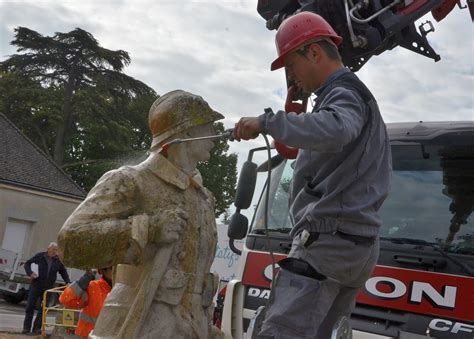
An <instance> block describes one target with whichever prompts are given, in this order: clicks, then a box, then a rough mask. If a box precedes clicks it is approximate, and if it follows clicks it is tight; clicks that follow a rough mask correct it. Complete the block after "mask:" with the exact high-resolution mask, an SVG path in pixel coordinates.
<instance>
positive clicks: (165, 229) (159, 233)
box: [149, 208, 188, 244]
mask: <svg viewBox="0 0 474 339" xmlns="http://www.w3.org/2000/svg"><path fill="white" fill-rule="evenodd" d="M187 222H188V213H187V212H186V211H184V210H182V209H180V208H176V209H175V210H168V211H161V212H160V213H159V214H158V213H157V214H156V215H153V216H151V217H150V228H149V231H150V240H151V241H152V242H154V243H157V244H159V243H172V242H175V241H178V240H179V238H180V237H181V234H182V233H183V230H184V227H185V226H186V224H187Z"/></svg>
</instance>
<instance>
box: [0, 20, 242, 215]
mask: <svg viewBox="0 0 474 339" xmlns="http://www.w3.org/2000/svg"><path fill="white" fill-rule="evenodd" d="M15 32H16V35H15V39H14V40H13V41H12V42H11V44H12V45H14V46H17V52H18V54H14V55H12V56H10V57H9V58H8V59H6V60H5V61H3V62H0V112H2V113H4V114H5V115H6V116H7V117H8V118H9V119H10V120H12V122H13V123H14V124H15V125H16V126H17V127H18V128H20V129H21V130H22V131H23V133H25V134H26V135H27V136H28V137H29V138H30V139H31V140H32V141H33V142H34V143H35V144H36V145H37V146H38V147H40V148H41V149H42V150H43V151H44V153H45V154H46V155H48V156H49V157H51V158H52V159H53V160H54V161H55V162H56V163H57V164H58V165H59V166H60V167H62V168H63V169H64V170H65V171H66V172H67V173H68V174H69V175H71V177H72V178H73V179H74V180H75V181H76V182H77V183H78V184H79V185H80V186H81V187H82V188H84V189H85V190H86V191H88V190H89V189H90V188H92V187H93V186H94V185H95V183H96V181H97V180H98V179H99V178H100V176H102V174H103V173H104V172H106V171H108V170H111V169H113V168H117V167H119V166H122V165H125V164H136V163H138V162H140V161H141V160H143V159H144V158H145V157H146V152H147V150H148V148H149V146H150V144H151V135H150V133H149V130H148V110H149V108H150V106H151V104H152V103H153V101H154V100H155V99H156V98H157V97H158V95H157V94H156V93H155V91H154V90H153V89H151V88H150V87H148V86H147V85H146V84H144V83H142V82H141V81H139V80H136V79H134V78H132V77H129V76H127V75H126V74H124V73H123V69H124V67H125V66H127V65H128V64H129V63H130V57H129V55H128V53H127V52H125V51H122V50H118V51H111V50H108V49H105V48H103V47H101V46H100V45H99V43H98V41H97V40H96V39H95V38H94V37H93V36H92V35H91V34H90V33H88V32H86V31H84V30H82V29H80V28H76V29H75V30H73V31H71V32H68V33H55V34H54V36H52V37H47V36H46V37H45V36H42V35H41V34H39V33H38V32H35V31H33V30H30V29H28V28H25V27H18V28H16V29H15ZM223 130H224V127H223V125H222V124H221V123H219V124H217V125H216V131H217V132H223ZM228 148H229V147H228V145H227V143H226V142H225V141H223V140H221V141H218V142H216V147H215V148H214V150H213V152H212V155H211V159H210V160H209V161H208V162H206V163H203V164H200V165H199V169H200V170H201V173H202V175H203V180H204V184H205V185H206V186H207V187H208V188H209V189H210V190H211V192H213V194H214V196H215V197H216V216H218V215H220V214H221V213H222V212H224V211H225V209H226V208H227V207H228V206H229V205H230V203H231V202H232V199H233V197H234V194H235V182H236V176H237V171H236V163H237V155H235V154H230V155H228V154H226V152H227V150H228Z"/></svg>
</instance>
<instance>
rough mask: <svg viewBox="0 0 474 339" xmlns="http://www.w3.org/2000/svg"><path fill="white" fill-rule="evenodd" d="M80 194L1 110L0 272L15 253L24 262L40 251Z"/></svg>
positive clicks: (55, 236)
mask: <svg viewBox="0 0 474 339" xmlns="http://www.w3.org/2000/svg"><path fill="white" fill-rule="evenodd" d="M85 196H86V193H85V192H84V191H83V190H82V189H81V188H80V187H79V186H78V185H77V184H76V183H75V182H74V181H73V180H72V179H71V178H70V177H69V176H68V175H67V174H66V173H65V172H64V171H63V170H61V169H60V168H59V167H58V166H57V165H56V164H55V163H54V162H53V161H52V160H51V159H50V158H48V157H47V156H46V155H45V154H44V153H43V152H42V151H41V150H40V149H39V148H38V147H37V146H36V145H35V144H34V143H33V142H32V141H31V140H29V139H28V138H27V137H26V136H25V135H24V134H23V133H22V132H21V131H20V130H19V129H18V128H17V127H16V126H15V125H14V124H13V123H12V122H11V121H10V120H8V118H7V117H6V116H5V115H3V114H2V113H0V245H1V252H0V254H1V255H0V271H1V268H2V266H1V265H2V264H3V265H5V263H11V262H12V260H13V258H14V256H15V255H14V253H19V255H20V257H21V261H24V260H26V259H28V258H29V257H31V256H32V255H34V254H35V253H37V252H40V251H45V250H46V248H47V246H48V244H49V243H50V242H51V241H56V238H57V234H58V232H59V230H60V228H61V226H62V225H63V223H64V221H66V219H67V218H68V216H69V215H70V214H71V213H72V212H73V211H74V209H75V208H76V207H77V206H78V205H79V204H80V203H81V201H82V200H83V199H84V198H85ZM2 256H3V257H4V258H2ZM7 266H8V265H7ZM3 268H5V266H3ZM21 273H23V270H21ZM0 283H1V281H0ZM0 287H1V286H0Z"/></svg>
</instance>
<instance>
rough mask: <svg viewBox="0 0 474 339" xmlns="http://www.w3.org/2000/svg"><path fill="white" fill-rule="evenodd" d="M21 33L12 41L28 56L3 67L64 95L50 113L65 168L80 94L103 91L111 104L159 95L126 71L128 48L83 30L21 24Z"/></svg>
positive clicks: (55, 153) (0, 66)
mask: <svg viewBox="0 0 474 339" xmlns="http://www.w3.org/2000/svg"><path fill="white" fill-rule="evenodd" d="M15 32H16V34H15V39H14V40H13V41H12V42H11V44H12V45H14V46H17V51H18V52H23V54H14V55H12V56H11V57H10V58H8V59H7V60H5V61H3V62H1V63H0V71H2V72H4V73H3V74H5V73H7V74H12V73H13V74H15V76H17V77H18V78H22V77H24V78H28V79H29V80H30V81H31V82H32V83H35V84H36V85H35V86H38V85H39V86H41V87H43V88H46V89H49V92H50V94H51V95H59V96H60V97H61V104H60V106H59V107H55V110H54V111H48V115H49V116H50V117H51V116H52V115H53V113H56V115H55V116H54V119H53V120H54V121H51V123H52V125H54V129H53V132H54V133H53V136H54V144H53V145H52V149H51V150H50V151H51V154H52V157H53V159H54V161H55V162H56V163H57V164H58V165H59V166H61V165H63V164H64V160H65V158H67V156H66V149H67V147H68V143H69V142H70V141H71V139H72V137H73V136H74V135H75V133H77V132H78V131H80V129H79V128H78V127H79V126H77V123H78V115H79V110H78V109H77V106H76V107H75V104H76V103H77V101H78V100H76V99H77V97H78V96H79V94H80V93H84V92H88V93H89V94H90V93H92V92H93V91H94V90H96V89H100V92H101V93H102V94H104V93H106V94H107V95H106V96H105V97H102V98H101V99H102V100H101V101H100V102H101V103H102V104H103V105H106V106H109V107H110V106H113V105H120V104H122V105H123V102H122V101H130V100H132V99H134V98H136V97H137V96H140V95H146V96H152V95H156V94H155V92H154V91H153V89H151V88H150V87H148V86H147V85H145V84H144V83H142V82H141V81H138V80H135V79H134V78H132V77H130V76H127V75H126V74H124V73H123V72H122V71H123V68H124V67H125V66H126V65H128V64H129V63H130V57H129V55H128V53H127V52H125V51H123V50H118V51H112V50H109V49H106V48H103V47H101V46H100V45H99V43H98V41H97V40H96V39H95V38H94V37H93V36H92V35H91V34H90V33H88V32H86V31H84V30H82V29H80V28H76V29H75V30H73V31H71V32H69V33H55V34H54V36H53V37H44V36H42V35H41V34H39V33H38V32H35V31H33V30H30V29H28V28H25V27H18V28H16V29H15ZM96 99H97V97H96ZM107 100H108V101H109V102H107ZM101 108H102V107H101ZM43 138H44V135H43Z"/></svg>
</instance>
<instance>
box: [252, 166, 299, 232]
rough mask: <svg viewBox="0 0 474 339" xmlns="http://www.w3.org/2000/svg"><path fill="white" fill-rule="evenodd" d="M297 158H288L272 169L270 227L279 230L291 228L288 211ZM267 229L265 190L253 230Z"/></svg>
mask: <svg viewBox="0 0 474 339" xmlns="http://www.w3.org/2000/svg"><path fill="white" fill-rule="evenodd" d="M294 162H295V160H286V161H284V162H283V163H281V164H280V165H278V166H277V167H276V168H274V169H273V171H272V182H271V185H270V201H269V204H268V206H269V208H268V228H269V229H270V230H276V231H279V232H287V233H289V231H290V230H291V227H292V226H291V221H290V217H289V211H288V198H289V190H290V186H291V179H292V177H293V168H292V166H293V163H294ZM263 229H265V192H264V193H263V194H262V197H261V201H260V202H259V204H258V208H257V212H256V214H255V223H254V226H253V231H257V232H258V231H261V230H263Z"/></svg>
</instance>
